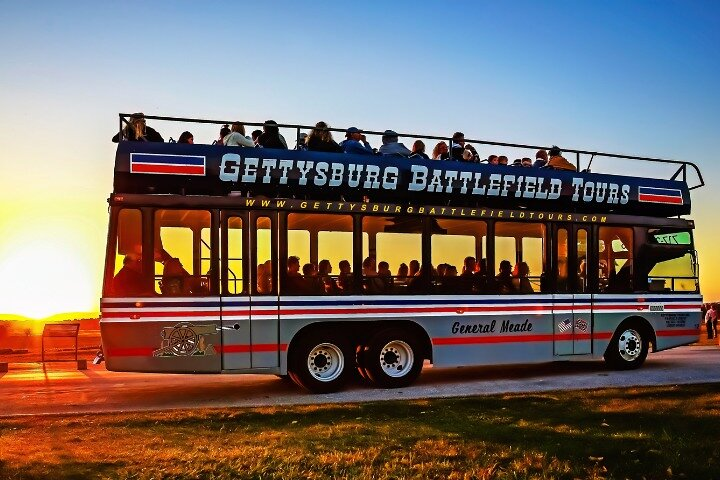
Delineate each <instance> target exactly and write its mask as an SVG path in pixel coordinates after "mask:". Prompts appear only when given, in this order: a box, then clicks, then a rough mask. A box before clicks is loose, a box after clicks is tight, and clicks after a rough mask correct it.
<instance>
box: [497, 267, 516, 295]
mask: <svg viewBox="0 0 720 480" xmlns="http://www.w3.org/2000/svg"><path fill="white" fill-rule="evenodd" d="M495 282H496V284H497V290H498V293H500V294H501V295H507V294H510V293H515V286H514V285H513V276H512V264H511V263H510V261H508V260H503V261H502V262H500V271H499V272H498V274H497V276H495Z"/></svg>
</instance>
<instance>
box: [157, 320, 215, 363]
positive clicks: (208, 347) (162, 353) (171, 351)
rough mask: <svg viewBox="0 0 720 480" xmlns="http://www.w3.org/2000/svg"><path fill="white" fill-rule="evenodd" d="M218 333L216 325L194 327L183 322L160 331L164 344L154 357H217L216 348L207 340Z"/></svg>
mask: <svg viewBox="0 0 720 480" xmlns="http://www.w3.org/2000/svg"><path fill="white" fill-rule="evenodd" d="M216 333H217V330H216V327H215V325H193V324H191V323H187V322H182V323H178V324H177V325H175V326H174V327H165V328H163V329H162V330H161V331H160V336H161V337H162V339H163V340H162V343H161V345H160V348H158V349H157V350H155V351H154V352H153V356H154V357H189V356H193V355H200V356H204V355H215V348H214V347H213V346H212V344H211V343H208V342H207V340H206V338H205V337H206V336H207V335H215V334H216Z"/></svg>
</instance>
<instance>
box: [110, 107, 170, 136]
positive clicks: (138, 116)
mask: <svg viewBox="0 0 720 480" xmlns="http://www.w3.org/2000/svg"><path fill="white" fill-rule="evenodd" d="M120 140H121V138H120V133H116V134H115V136H114V137H113V138H112V141H113V142H115V143H117V142H118V141H120ZM122 140H129V141H131V142H164V141H165V140H163V137H162V136H161V135H160V134H159V133H158V132H156V131H155V129H154V128H152V127H148V126H147V125H146V124H145V114H144V113H133V114H132V115H130V120H129V121H128V123H127V125H125V127H124V128H123V129H122Z"/></svg>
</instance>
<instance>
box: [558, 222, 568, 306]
mask: <svg viewBox="0 0 720 480" xmlns="http://www.w3.org/2000/svg"><path fill="white" fill-rule="evenodd" d="M555 248H556V249H557V278H556V282H555V291H556V292H557V293H567V292H568V276H569V275H568V274H569V266H568V231H567V229H566V228H558V231H557V245H556V246H555Z"/></svg>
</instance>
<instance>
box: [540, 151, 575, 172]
mask: <svg viewBox="0 0 720 480" xmlns="http://www.w3.org/2000/svg"><path fill="white" fill-rule="evenodd" d="M547 166H548V167H550V168H554V169H555V170H567V171H570V172H574V171H576V170H577V168H575V165H573V164H572V163H570V162H568V161H567V159H566V158H565V157H563V156H562V151H560V149H559V148H558V147H556V146H555V145H553V146H552V148H551V149H550V160H548V163H547Z"/></svg>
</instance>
